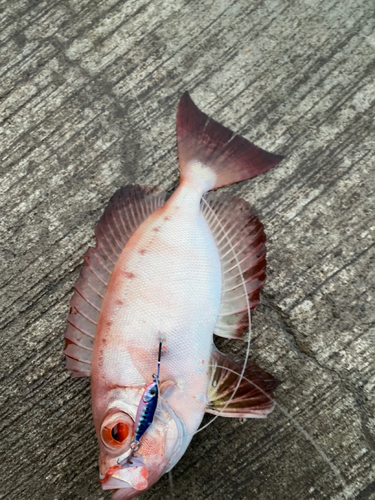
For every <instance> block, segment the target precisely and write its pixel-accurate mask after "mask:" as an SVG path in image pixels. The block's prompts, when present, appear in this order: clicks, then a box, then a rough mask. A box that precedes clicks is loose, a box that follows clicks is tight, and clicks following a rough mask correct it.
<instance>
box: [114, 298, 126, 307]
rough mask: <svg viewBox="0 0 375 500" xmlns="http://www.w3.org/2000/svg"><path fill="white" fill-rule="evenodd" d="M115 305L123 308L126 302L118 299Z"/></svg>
mask: <svg viewBox="0 0 375 500" xmlns="http://www.w3.org/2000/svg"><path fill="white" fill-rule="evenodd" d="M115 304H116V305H117V306H122V305H123V304H124V301H123V300H121V299H116V300H115Z"/></svg>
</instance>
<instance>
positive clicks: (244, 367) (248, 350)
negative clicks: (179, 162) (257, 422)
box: [194, 196, 251, 434]
mask: <svg viewBox="0 0 375 500" xmlns="http://www.w3.org/2000/svg"><path fill="white" fill-rule="evenodd" d="M202 201H203V203H204V204H205V205H206V207H207V208H208V209H209V210H210V211H211V212H212V214H213V215H214V217H215V218H216V221H217V222H218V224H219V226H220V228H221V230H222V231H223V232H224V235H225V237H226V239H227V241H228V243H229V246H230V248H231V250H232V252H233V254H234V257H235V259H236V263H237V266H238V269H239V272H240V276H241V281H242V285H243V287H244V291H245V299H246V306H247V313H248V317H249V333H248V341H247V347H246V354H245V359H244V363H243V366H242V371H241V375H240V377H239V380H238V382H237V385H236V387H235V389H234V391H233V393H232V395H231V397H230V399H229V400H228V401H227V402H226V404H225V406H224V408H222V409H221V410H220V412H219V413H218V414H217V415H215V417H214V418H213V419H211V420H210V421H209V422H208V423H207V424H205V425H204V426H203V427H200V428H199V429H198V430H197V431H196V432H195V433H194V434H198V432H201V431H203V429H206V428H207V427H208V426H209V425H211V424H212V423H213V422H214V421H215V420H216V419H217V418H218V417H220V415H221V414H222V413H223V412H224V410H225V409H226V407H227V406H228V405H229V404H230V402H231V401H232V399H233V398H234V396H235V395H236V392H237V390H238V388H239V386H240V384H241V382H242V379H243V378H244V373H245V370H246V365H247V361H248V359H249V352H250V342H251V310H250V302H249V297H248V295H247V289H246V282H245V279H244V277H243V274H242V269H241V264H240V262H239V260H238V257H237V253H236V251H235V250H234V248H233V245H232V242H231V241H230V238H229V236H228V234H227V232H226V231H225V228H224V227H223V225H222V223H221V220H220V219H219V217H218V216H217V215H216V213H215V211H214V210H213V209H212V208H211V207H210V205H209V203H208V202H207V201H206V200H205V198H204V197H203V196H202Z"/></svg>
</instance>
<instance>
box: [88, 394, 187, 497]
mask: <svg viewBox="0 0 375 500" xmlns="http://www.w3.org/2000/svg"><path fill="white" fill-rule="evenodd" d="M143 391H144V387H142V388H138V387H127V388H125V389H116V390H114V391H112V394H111V395H110V397H109V398H107V404H106V405H100V406H99V407H96V408H95V407H93V413H94V421H95V425H96V431H97V437H98V442H99V447H100V456H99V470H100V484H101V486H102V488H103V489H104V490H109V489H114V490H115V491H114V492H113V494H112V499H113V500H127V499H130V498H133V497H136V496H137V495H139V494H141V493H142V492H143V491H145V490H147V489H148V488H150V487H151V486H152V485H153V484H154V483H156V481H158V479H159V478H160V476H161V475H162V474H164V473H165V472H167V471H168V470H170V469H171V468H172V467H173V466H174V465H175V463H177V461H178V460H179V458H180V456H181V455H182V453H183V451H185V450H183V451H182V444H183V443H182V441H183V428H182V427H183V424H182V423H181V421H180V419H179V418H178V417H176V415H175V414H174V413H173V411H172V410H171V409H170V408H169V405H168V403H167V402H166V401H164V400H163V398H162V397H160V398H159V401H158V407H157V409H156V412H155V415H154V419H153V421H152V423H151V425H150V427H149V428H148V429H147V431H146V432H145V433H144V434H143V436H142V437H141V439H140V442H139V447H138V449H137V450H136V451H132V448H131V447H132V443H133V441H134V439H135V419H136V413H137V408H138V405H139V401H140V398H141V396H142V393H143ZM181 451H182V453H181Z"/></svg>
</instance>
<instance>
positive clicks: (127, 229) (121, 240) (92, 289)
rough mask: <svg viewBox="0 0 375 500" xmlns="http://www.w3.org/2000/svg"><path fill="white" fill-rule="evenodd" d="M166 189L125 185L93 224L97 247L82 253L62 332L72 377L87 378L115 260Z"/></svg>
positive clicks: (159, 200)
mask: <svg viewBox="0 0 375 500" xmlns="http://www.w3.org/2000/svg"><path fill="white" fill-rule="evenodd" d="M164 200H165V192H164V191H162V190H161V189H160V188H156V187H150V186H138V185H135V186H132V185H129V186H125V187H122V188H121V189H119V190H118V191H117V192H116V193H115V194H114V195H113V196H112V198H111V199H110V201H109V203H108V206H107V207H106V209H105V211H104V213H103V215H102V217H101V219H100V220H99V222H98V224H97V225H96V227H95V230H94V232H95V237H96V247H95V248H92V247H89V249H88V250H87V252H86V253H85V255H84V256H83V260H84V264H83V267H82V269H81V274H80V276H79V278H78V280H77V281H76V283H75V284H74V289H75V292H74V295H73V297H72V299H71V301H70V312H69V316H68V326H67V329H66V332H65V349H64V354H65V355H66V368H67V369H68V370H71V372H72V374H73V376H74V377H88V376H90V371H91V359H92V350H93V345H94V338H95V332H96V326H97V322H98V319H99V314H100V309H101V306H102V303H103V298H104V295H105V292H106V290H107V286H108V283H109V280H110V278H111V275H112V272H113V270H114V268H115V265H116V262H117V260H118V258H119V256H120V254H121V252H122V250H123V248H124V247H125V245H126V243H127V241H128V240H129V238H130V237H131V235H132V234H133V233H134V231H135V230H136V229H137V227H138V226H139V225H140V224H141V223H142V222H143V221H144V220H145V219H146V218H147V217H148V216H149V215H151V213H152V212H154V210H156V209H158V208H160V207H162V206H163V205H164Z"/></svg>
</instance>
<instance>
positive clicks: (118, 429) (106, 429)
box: [100, 410, 134, 449]
mask: <svg viewBox="0 0 375 500" xmlns="http://www.w3.org/2000/svg"><path fill="white" fill-rule="evenodd" d="M100 433H101V437H102V441H103V443H104V444H105V445H106V446H107V447H109V448H112V449H118V448H122V447H124V446H125V445H126V444H128V445H129V446H130V443H131V441H132V439H133V436H134V420H133V419H132V418H131V417H130V416H129V415H128V414H127V413H125V412H123V411H118V410H116V412H115V413H113V412H111V413H110V414H109V415H107V416H106V417H105V418H104V420H103V423H102V426H101V431H100Z"/></svg>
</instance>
